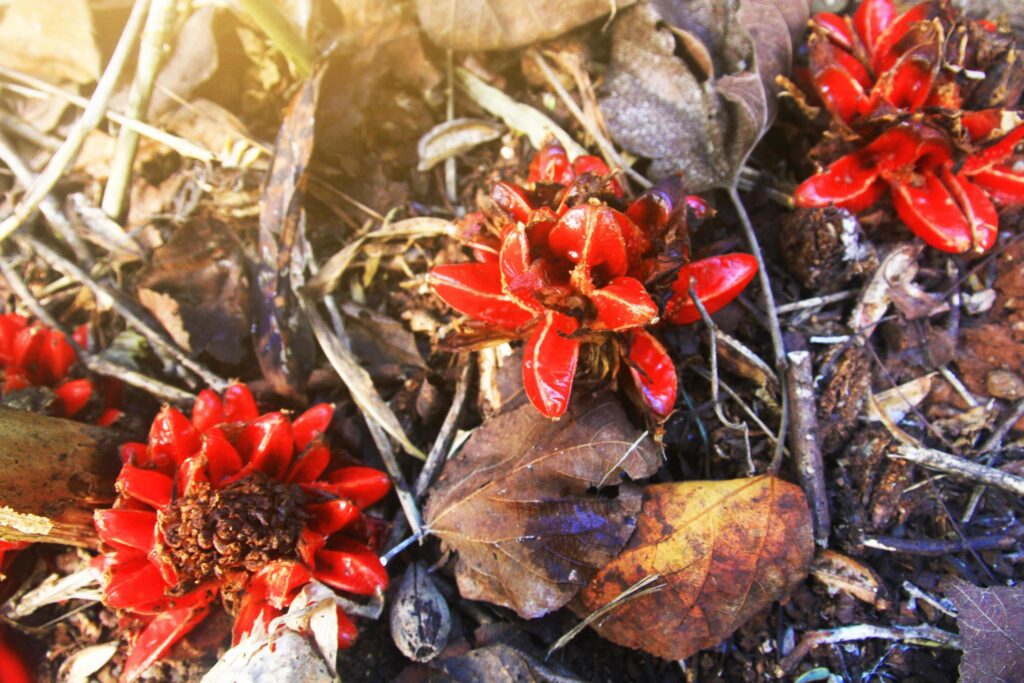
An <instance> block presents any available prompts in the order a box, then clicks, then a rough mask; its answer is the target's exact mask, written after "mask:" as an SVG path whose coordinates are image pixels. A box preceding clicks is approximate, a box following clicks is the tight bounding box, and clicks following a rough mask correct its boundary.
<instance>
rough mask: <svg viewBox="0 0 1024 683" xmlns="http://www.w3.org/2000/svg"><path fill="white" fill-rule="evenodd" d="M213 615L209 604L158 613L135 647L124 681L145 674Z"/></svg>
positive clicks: (122, 677)
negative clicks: (210, 613) (177, 643)
mask: <svg viewBox="0 0 1024 683" xmlns="http://www.w3.org/2000/svg"><path fill="white" fill-rule="evenodd" d="M209 612H210V606H209V604H206V605H202V606H195V607H182V608H179V609H175V610H170V611H168V612H162V613H160V614H158V615H157V616H156V617H155V618H154V619H153V620H152V621H151V622H149V624H148V625H147V626H146V628H145V630H143V631H142V633H141V634H139V638H138V640H136V641H135V644H134V645H132V650H131V652H130V653H129V654H128V658H127V659H126V660H125V662H124V671H123V673H122V674H121V679H122V680H123V681H125V682H126V683H130V682H131V681H134V680H135V679H137V678H138V677H139V676H141V675H142V674H143V673H145V671H146V669H148V668H149V667H150V666H152V665H153V663H154V662H156V661H157V660H158V659H160V658H161V657H163V656H164V655H166V654H167V653H168V652H169V651H170V649H171V646H172V645H174V644H175V643H176V642H178V641H179V640H181V639H182V638H183V637H184V636H185V635H186V634H188V632H189V631H191V630H192V629H194V628H195V627H196V626H197V625H198V624H199V622H201V621H202V620H203V619H205V618H206V615H207V614H209Z"/></svg>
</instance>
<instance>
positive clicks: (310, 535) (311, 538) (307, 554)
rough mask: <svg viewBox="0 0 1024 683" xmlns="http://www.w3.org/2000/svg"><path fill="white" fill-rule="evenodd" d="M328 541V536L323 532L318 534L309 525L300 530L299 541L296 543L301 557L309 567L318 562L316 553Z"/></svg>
mask: <svg viewBox="0 0 1024 683" xmlns="http://www.w3.org/2000/svg"><path fill="white" fill-rule="evenodd" d="M326 543H327V537H326V536H324V535H323V534H318V533H317V532H315V531H313V530H312V529H310V528H309V527H303V528H302V531H301V532H299V542H298V544H296V548H295V549H296V551H297V552H298V553H299V559H300V560H302V563H303V564H304V565H306V566H307V567H312V566H314V565H315V564H316V554H317V553H318V552H320V550H321V549H322V548H323V547H324V545H325V544H326Z"/></svg>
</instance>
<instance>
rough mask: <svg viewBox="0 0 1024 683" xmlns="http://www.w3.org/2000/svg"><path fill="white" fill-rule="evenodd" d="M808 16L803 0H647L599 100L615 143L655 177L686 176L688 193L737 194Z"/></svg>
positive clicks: (617, 39) (628, 23) (617, 48)
mask: <svg viewBox="0 0 1024 683" xmlns="http://www.w3.org/2000/svg"><path fill="white" fill-rule="evenodd" d="M807 17H808V6H807V2H806V0H740V2H738V3H720V2H713V1H712V0H687V1H686V2H670V1H669V0H650V1H649V2H645V3H643V4H640V5H636V6H635V7H632V8H630V9H628V10H626V11H625V12H623V14H622V16H621V17H619V18H618V19H617V20H616V22H615V28H614V30H613V33H612V59H611V64H610V67H609V71H608V78H607V88H606V92H607V94H606V95H605V97H604V98H603V99H602V100H601V109H602V111H603V112H604V115H605V118H606V120H607V123H608V129H609V131H610V132H611V134H612V137H614V138H615V140H616V142H618V143H619V144H621V145H622V146H623V147H625V148H626V149H627V150H629V151H630V152H632V153H634V154H638V155H641V156H645V157H649V158H651V159H652V160H653V161H654V164H653V166H652V168H651V174H652V175H655V176H663V175H668V174H669V173H673V172H680V173H682V174H683V177H684V179H685V180H686V183H687V188H688V189H689V190H690V191H691V192H701V191H703V190H706V189H709V188H712V187H731V186H733V185H734V184H735V178H736V174H737V173H738V172H739V169H740V167H741V166H743V163H744V162H745V161H746V159H747V156H748V155H749V154H750V152H751V150H753V148H754V145H755V144H756V143H757V141H758V140H760V139H761V136H762V135H763V134H764V132H765V131H766V130H767V129H768V127H769V126H770V125H771V122H772V120H773V119H774V117H775V111H776V102H775V97H776V95H777V94H778V87H777V86H776V84H775V78H776V76H780V75H785V74H786V73H788V72H789V68H790V62H791V60H792V54H793V43H794V42H795V41H798V40H799V39H800V37H801V35H802V33H803V29H804V24H805V23H806V21H807ZM679 54H682V55H683V57H682V58H681V57H679V56H677V55H679Z"/></svg>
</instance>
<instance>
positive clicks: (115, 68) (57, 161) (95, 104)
mask: <svg viewBox="0 0 1024 683" xmlns="http://www.w3.org/2000/svg"><path fill="white" fill-rule="evenodd" d="M149 2H150V0H137V1H136V2H135V4H134V5H133V6H132V11H131V14H129V15H128V21H127V22H126V23H125V27H124V30H123V31H122V33H121V37H120V38H119V39H118V41H117V47H115V48H114V53H113V54H112V55H111V56H110V61H109V62H108V63H107V68H106V69H105V70H104V72H103V76H101V77H100V80H99V83H97V84H96V90H95V91H94V92H93V94H92V99H90V100H89V106H87V107H86V108H85V111H83V112H82V116H81V117H80V118H79V119H78V121H77V122H76V123H75V125H74V127H73V128H72V129H71V133H70V134H69V135H68V138H67V140H65V141H64V144H62V145H61V146H60V149H58V150H57V151H56V152H55V153H54V155H53V156H52V157H51V158H50V161H49V163H47V164H46V168H44V169H43V172H42V173H40V174H39V177H38V178H37V179H36V182H35V183H33V184H32V187H30V188H29V190H28V192H26V193H25V196H24V197H22V198H21V201H20V202H18V204H17V206H15V207H14V213H13V214H11V215H10V216H8V217H7V218H5V219H4V220H3V221H2V222H0V241H3V240H4V239H6V238H7V237H8V236H9V235H10V234H11V233H12V232H14V231H15V230H17V229H18V228H20V227H21V226H22V225H23V224H24V223H25V221H26V220H28V219H29V217H31V216H32V214H34V213H35V211H36V209H38V208H39V204H40V203H41V202H42V201H43V200H44V199H46V197H47V196H48V195H49V194H50V190H52V189H53V187H54V185H56V184H57V181H58V180H60V178H61V176H63V175H64V172H65V171H66V170H67V169H68V167H69V166H71V164H72V163H73V162H74V160H75V158H76V157H77V156H78V152H79V151H80V150H81V149H82V144H83V143H84V142H85V138H86V136H88V135H89V133H91V132H92V131H93V130H94V129H95V128H96V126H98V125H99V123H100V121H102V120H103V114H104V112H106V110H107V103H108V102H109V101H110V96H111V95H112V94H113V93H114V88H115V87H116V86H117V82H118V80H119V79H120V78H121V71H122V70H123V69H124V65H125V63H126V62H127V61H128V57H129V55H130V54H131V52H132V47H133V46H134V45H135V41H136V39H138V37H139V32H140V31H141V30H142V24H143V19H144V18H145V17H146V12H147V11H148V10H149Z"/></svg>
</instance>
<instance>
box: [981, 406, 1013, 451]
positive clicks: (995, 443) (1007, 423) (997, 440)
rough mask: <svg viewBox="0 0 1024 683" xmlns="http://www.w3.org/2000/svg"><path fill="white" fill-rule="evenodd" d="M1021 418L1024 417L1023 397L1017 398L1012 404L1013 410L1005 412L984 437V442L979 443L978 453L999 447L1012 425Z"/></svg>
mask: <svg viewBox="0 0 1024 683" xmlns="http://www.w3.org/2000/svg"><path fill="white" fill-rule="evenodd" d="M1021 419H1024V398H1022V399H1019V400H1018V401H1017V402H1016V403H1015V404H1013V410H1011V411H1010V412H1009V413H1007V414H1006V416H1005V417H1004V418H1003V419H1001V420H1000V421H999V424H998V425H996V428H995V431H993V432H992V434H990V435H989V437H988V438H987V439H985V443H983V444H981V448H980V449H979V452H980V453H988V452H989V451H993V450H996V449H997V448H999V447H1000V446H1001V445H1002V443H1003V439H1005V438H1006V435H1007V434H1009V433H1010V430H1011V429H1013V425H1015V424H1017V423H1018V422H1019V421H1020V420H1021Z"/></svg>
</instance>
